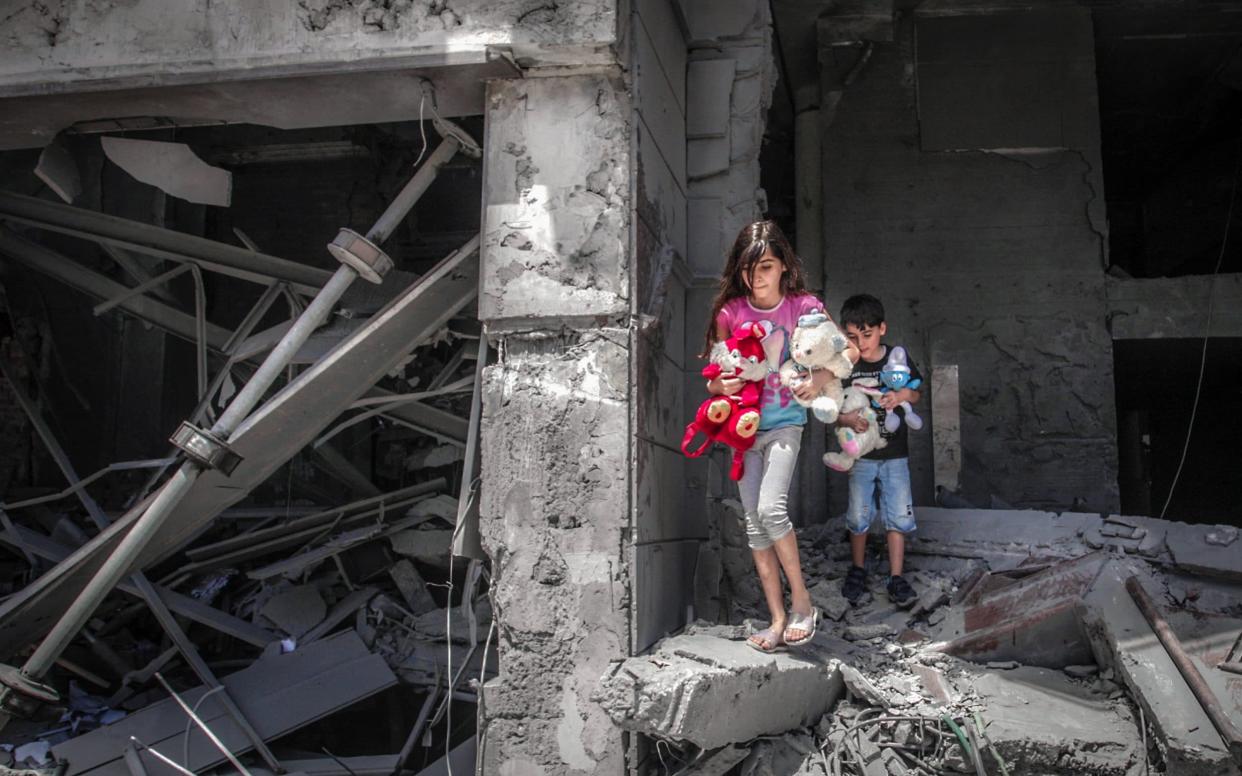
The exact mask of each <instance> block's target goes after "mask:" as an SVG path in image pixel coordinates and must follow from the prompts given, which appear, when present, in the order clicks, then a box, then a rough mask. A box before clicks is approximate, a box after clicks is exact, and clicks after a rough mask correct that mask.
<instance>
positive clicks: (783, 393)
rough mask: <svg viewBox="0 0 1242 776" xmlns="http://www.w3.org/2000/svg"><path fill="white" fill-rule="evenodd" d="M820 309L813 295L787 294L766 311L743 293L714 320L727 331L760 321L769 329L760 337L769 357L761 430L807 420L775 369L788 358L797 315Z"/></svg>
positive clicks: (799, 423) (820, 303)
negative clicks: (766, 334)
mask: <svg viewBox="0 0 1242 776" xmlns="http://www.w3.org/2000/svg"><path fill="white" fill-rule="evenodd" d="M823 309H824V305H823V303H822V302H820V301H819V300H818V299H816V298H815V296H814V295H813V294H800V295H797V296H786V297H785V298H783V299H781V302H780V304H778V305H777V306H776V307H773V308H771V309H768V310H764V309H761V308H759V307H755V306H754V305H752V304H751V303H750V300H749V299H748V298H746V297H744V296H739V297H736V298H734V299H730V300H729V301H727V302H725V305H724V307H722V308H720V314H719V315H717V316H716V323H717V324H718V325H723V326H724V327H725V328H726V329H727V330H728V331H729V333H730V334H732V332H733V330H734V329H736V328H737V327H738V326H742V325H745V324H747V323H762V324H765V325H766V327H767V330H768V336H766V337H764V339H763V350H764V352H765V353H767V357H768V378H767V380H766V381H764V384H763V396H762V398H761V399H760V402H761V406H760V410H759V411H760V413H761V414H762V419H761V420H760V421H759V430H760V431H767V430H768V429H773V428H780V427H781V426H801V425H803V424H805V423H806V409H805V408H803V407H802V405H800V404H798V402H796V401H794V397H793V394H792V393H790V392H789V389H788V388H786V387H784V386H782V385H781V377H780V375H779V374H778V372H779V370H780V368H781V364H783V363H785V361H787V360H788V359H789V336H790V335H791V334H793V330H794V328H795V327H797V325H798V318H800V317H802V316H803V315H806V314H808V313H813V312H819V311H822V310H823Z"/></svg>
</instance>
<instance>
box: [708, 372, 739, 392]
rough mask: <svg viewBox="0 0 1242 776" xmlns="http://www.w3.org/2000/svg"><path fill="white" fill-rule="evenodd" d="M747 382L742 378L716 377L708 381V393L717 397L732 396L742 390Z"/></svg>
mask: <svg viewBox="0 0 1242 776" xmlns="http://www.w3.org/2000/svg"><path fill="white" fill-rule="evenodd" d="M745 384H746V381H745V380H743V379H742V378H740V377H724V376H721V377H715V378H712V379H711V380H708V381H707V392H708V393H712V394H715V395H717V396H732V395H733V394H735V393H737V392H738V391H740V390H742V386H743V385H745Z"/></svg>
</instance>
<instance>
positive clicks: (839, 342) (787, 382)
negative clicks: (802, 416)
mask: <svg viewBox="0 0 1242 776" xmlns="http://www.w3.org/2000/svg"><path fill="white" fill-rule="evenodd" d="M848 346H849V340H847V339H846V338H845V335H844V334H842V333H841V330H840V329H838V328H837V326H836V324H835V323H833V322H832V319H830V318H829V317H828V316H827V315H824V314H823V313H811V314H808V315H804V316H802V317H801V318H799V319H798V326H797V328H795V329H794V331H793V336H791V337H790V338H789V360H788V361H786V362H785V363H784V364H782V365H781V384H782V385H784V386H785V387H787V388H793V387H794V386H795V385H797V384H799V383H801V382H802V381H803V380H809V379H810V378H811V370H812V369H825V370H827V371H828V372H830V373H831V374H832V376H833V379H831V380H829V381H828V382H827V383H825V384H824V385H823V387H821V388H820V389H819V393H818V394H817V395H816V396H815V397H814V398H813V399H811V400H810V401H803V400H802V399H799V398H798V397H797V395H796V394H795V395H794V400H795V401H797V402H798V403H799V404H801V405H802V406H803V407H809V408H810V409H811V412H812V413H814V414H815V417H816V418H817V419H818V420H819V421H820V422H822V423H834V422H836V419H837V414H838V413H839V412H840V411H841V398H842V394H843V392H844V389H843V388H842V387H841V379H842V378H845V377H849V376H850V372H851V371H853V369H854V362H853V361H850V359H849V358H848V357H847V356H846V355H845V349H846V347H848Z"/></svg>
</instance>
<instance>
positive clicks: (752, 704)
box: [595, 502, 1242, 776]
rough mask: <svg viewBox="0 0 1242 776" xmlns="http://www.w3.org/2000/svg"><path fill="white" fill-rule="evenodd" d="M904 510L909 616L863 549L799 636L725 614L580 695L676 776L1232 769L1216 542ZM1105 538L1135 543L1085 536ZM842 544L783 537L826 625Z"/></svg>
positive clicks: (1050, 520) (1075, 522) (1228, 635)
mask: <svg viewBox="0 0 1242 776" xmlns="http://www.w3.org/2000/svg"><path fill="white" fill-rule="evenodd" d="M726 504H728V502H726ZM730 506H731V507H732V508H733V509H736V505H730ZM917 511H918V518H919V523H920V531H919V533H918V534H917V536H916V537H915V538H913V539H912V541H911V543H910V546H909V554H908V556H907V576H908V577H909V578H911V579H912V580H913V581H914V584H915V586H916V588H917V589H918V590H919V591H920V592H921V593H922V596H921V599H920V603H919V604H918V605H916V606H915V607H914V608H913V609H911V610H907V611H902V610H899V609H897V608H896V607H894V606H893V605H891V604H890V603H889V602H888V599H887V596H886V595H885V593H884V590H883V571H882V569H883V568H884V563H885V560H884V558H883V557H882V553H880V552H874V553H869V557H868V563H869V568H870V571H871V572H872V573H871V574H870V577H869V582H870V586H871V590H870V592H871V597H870V600H868V601H866V602H865V603H863V604H861V605H860V606H858V607H856V608H848V607H847V608H846V609H845V610H844V611H843V612H842V613H841V615H840V616H839V617H835V616H831V615H830V616H826V617H824V618H821V624H820V627H819V631H818V632H817V634H816V636H815V639H814V640H813V641H812V643H811V644H809V645H807V646H805V647H801V648H786V649H782V650H780V651H778V652H776V653H774V654H762V653H759V652H757V651H756V650H754V649H752V648H750V647H749V646H748V645H747V644H746V642H745V638H746V635H747V634H748V633H749V632H752V631H753V630H754V629H757V628H759V627H762V622H763V621H762V620H761V619H759V617H760V615H761V612H759V611H757V610H755V609H753V608H749V607H746V606H741V605H739V606H736V607H735V611H734V612H733V613H732V616H733V617H734V618H735V621H737V622H739V623H740V624H737V625H712V624H707V623H703V622H699V623H696V624H694V625H692V626H690V627H688V628H687V629H686V630H685V631H684V632H683V633H680V634H678V635H673V636H669V637H667V638H665V639H664V640H662V641H660V642H659V643H658V644H656V645H655V646H654V647H653V648H652V649H651V650H649V651H648V652H647V653H646V654H644V655H640V656H636V657H633V658H630V659H628V660H626V661H624V662H622V663H618V664H616V665H614V666H613V667H612V668H611V669H610V670H609V672H608V673H607V674H606V675H605V676H604V677H602V678H601V680H600V683H599V686H598V688H597V691H596V694H595V698H596V700H597V701H598V702H599V703H600V704H601V705H603V706H604V707H605V708H606V709H607V710H608V712H609V714H610V715H611V716H612V718H613V719H614V721H615V722H616V723H617V724H618V725H620V726H621V727H623V728H624V729H626V730H629V731H632V732H634V733H637V734H640V737H641V740H644V741H647V742H649V744H648V746H647V749H646V750H645V751H648V752H649V755H648V758H649V764H658V763H659V762H661V761H664V762H668V761H670V758H674V759H676V760H678V761H680V762H682V763H688V765H686V766H685V767H684V770H682V771H680V772H682V773H687V774H724V773H738V774H743V775H744V776H760V775H766V774H792V773H797V774H830V775H831V774H864V775H865V776H888V775H890V774H891V775H892V776H896V775H897V774H915V773H934V774H940V773H967V774H982V773H988V774H1000V773H1011V774H1098V775H1099V776H1135V775H1136V774H1143V773H1158V772H1164V773H1169V774H1189V775H1191V776H1198V775H1200V774H1203V775H1206V774H1226V775H1232V776H1237V774H1239V773H1242V770H1240V769H1239V766H1240V764H1242V761H1240V760H1239V756H1240V754H1242V753H1240V752H1239V751H1238V750H1237V749H1236V748H1234V749H1232V750H1231V746H1230V743H1231V741H1230V739H1229V737H1228V736H1229V730H1230V729H1231V728H1230V726H1235V728H1234V729H1236V726H1237V725H1239V724H1242V681H1239V679H1238V675H1237V674H1233V673H1230V672H1229V665H1230V664H1231V663H1232V662H1234V661H1236V660H1237V659H1238V657H1239V652H1240V651H1242V606H1240V605H1239V603H1238V602H1239V601H1240V600H1242V584H1239V583H1238V581H1237V579H1236V576H1234V575H1235V573H1236V569H1235V566H1236V563H1235V562H1234V560H1233V559H1232V558H1230V559H1227V560H1226V559H1223V558H1222V557H1221V556H1220V555H1218V554H1217V549H1218V548H1219V545H1218V544H1216V543H1215V540H1214V539H1213V538H1212V537H1219V536H1220V535H1221V533H1223V531H1221V530H1220V529H1219V528H1218V529H1212V528H1211V527H1208V526H1205V527H1202V528H1200V527H1199V526H1189V525H1182V524H1176V523H1168V522H1163V521H1159V520H1152V519H1148V518H1129V517H1119V516H1101V515H1088V514H1059V515H1057V514H1051V513H1040V512H1030V511H979V510H946V509H929V510H917ZM1113 525H1131V526H1132V527H1134V528H1141V529H1142V531H1143V535H1142V536H1140V535H1139V533H1140V532H1139V531H1137V530H1136V531H1132V532H1131V535H1130V536H1129V538H1128V539H1125V538H1124V537H1120V536H1116V535H1115V536H1113V538H1115V539H1123V541H1122V542H1114V543H1112V544H1109V543H1107V542H1105V543H1104V544H1103V545H1101V543H1100V541H1099V540H1098V538H1097V537H1099V536H1101V535H1105V536H1107V535H1109V534H1117V533H1118V532H1116V531H1110V530H1109V526H1113ZM1002 528H1003V529H1004V530H1001V529H1002ZM1153 534H1156V535H1159V536H1161V537H1167V536H1171V535H1179V536H1182V535H1184V536H1190V537H1194V538H1196V539H1197V540H1198V541H1199V543H1200V545H1201V546H1198V547H1191V546H1190V544H1189V543H1188V541H1181V540H1179V541H1176V542H1174V543H1173V544H1172V545H1171V546H1172V547H1177V548H1178V550H1179V555H1178V556H1174V554H1173V552H1172V550H1171V548H1170V546H1165V545H1164V544H1163V543H1162V544H1161V545H1160V546H1159V547H1158V548H1157V549H1155V550H1152V549H1151V546H1150V545H1149V544H1145V543H1144V542H1145V539H1146V537H1147V536H1149V535H1153ZM845 536H846V535H845V531H844V526H843V524H842V523H841V522H840V521H839V520H836V521H830V522H829V523H827V524H825V525H823V526H812V527H809V528H804V529H802V530H801V531H800V535H799V544H800V548H801V551H802V557H803V564H804V566H805V567H806V568H809V569H816V570H820V571H821V573H822V571H824V570H825V569H829V568H831V569H832V570H833V573H831V577H833V578H831V579H824V580H823V581H821V582H819V583H818V584H815V585H812V597H813V598H814V599H815V600H816V601H817V603H820V604H821V605H822V606H823V607H824V609H825V612H826V613H827V612H830V611H831V607H834V606H835V595H834V594H833V592H832V590H831V588H830V587H829V586H830V585H831V586H832V587H838V586H839V585H840V579H839V577H840V576H841V573H842V572H843V571H844V569H845V567H846V565H845V564H847V563H848V562H849V561H848V557H849V555H848V553H849V549H848V544H847V543H846V541H845ZM998 536H1003V537H1005V538H1004V540H1001V541H997V540H996V539H995V538H994V537H998ZM877 546H878V545H877ZM1140 548H1141V549H1140ZM1128 581H1129V587H1130V588H1131V589H1132V588H1134V587H1135V586H1142V587H1143V589H1145V590H1147V591H1150V593H1151V597H1152V598H1153V599H1154V600H1155V601H1156V605H1157V608H1158V609H1159V611H1160V616H1161V617H1162V618H1163V619H1164V620H1165V621H1167V623H1168V625H1169V629H1170V631H1171V632H1172V633H1174V634H1176V639H1177V642H1178V643H1179V644H1180V645H1181V649H1182V651H1184V652H1185V653H1186V655H1187V656H1188V659H1189V660H1190V661H1191V662H1192V663H1193V664H1194V665H1195V666H1196V667H1197V669H1198V671H1199V673H1200V674H1201V676H1202V677H1203V679H1204V685H1205V686H1206V688H1207V691H1208V694H1207V695H1203V694H1202V693H1200V694H1199V695H1197V694H1196V692H1195V691H1194V690H1192V688H1191V686H1190V684H1189V683H1188V681H1187V680H1186V679H1184V678H1183V675H1182V674H1181V673H1180V672H1179V670H1178V668H1177V667H1176V666H1175V658H1174V657H1171V656H1170V653H1169V648H1168V647H1167V646H1166V645H1164V644H1163V643H1162V642H1161V640H1160V639H1159V638H1158V637H1157V635H1156V633H1155V631H1154V630H1153V626H1152V625H1151V624H1149V622H1148V620H1147V619H1145V618H1144V615H1143V613H1142V612H1141V611H1140V608H1139V605H1138V604H1137V603H1136V602H1135V597H1134V594H1132V592H1130V591H1129V590H1128V589H1127V582H1128ZM743 618H752V619H746V620H744V621H743ZM1222 665H1223V666H1224V668H1221V666H1222ZM1209 705H1211V706H1213V707H1214V708H1216V709H1218V710H1219V711H1220V712H1221V713H1222V715H1223V717H1224V723H1223V727H1224V729H1223V732H1222V729H1219V728H1218V726H1217V725H1214V722H1213V719H1212V716H1211V710H1210V709H1209V708H1208V706H1209ZM1218 721H1219V720H1218ZM653 767H654V766H653Z"/></svg>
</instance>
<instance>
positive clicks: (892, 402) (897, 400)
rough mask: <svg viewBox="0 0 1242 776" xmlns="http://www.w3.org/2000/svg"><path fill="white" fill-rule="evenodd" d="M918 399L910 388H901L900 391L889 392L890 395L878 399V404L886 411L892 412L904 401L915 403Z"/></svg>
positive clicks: (883, 395)
mask: <svg viewBox="0 0 1242 776" xmlns="http://www.w3.org/2000/svg"><path fill="white" fill-rule="evenodd" d="M916 399H917V394H915V393H914V391H911V390H910V389H909V388H901V389H900V390H896V391H889V392H888V393H885V394H882V395H881V396H880V397H879V398H878V399H876V403H877V404H879V405H880V406H881V407H883V408H884V409H885V410H887V411H889V412H892V411H893V408H894V407H896V406H897V405H899V404H901V403H902V402H903V401H908V402H911V403H913V402H914V401H916Z"/></svg>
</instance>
